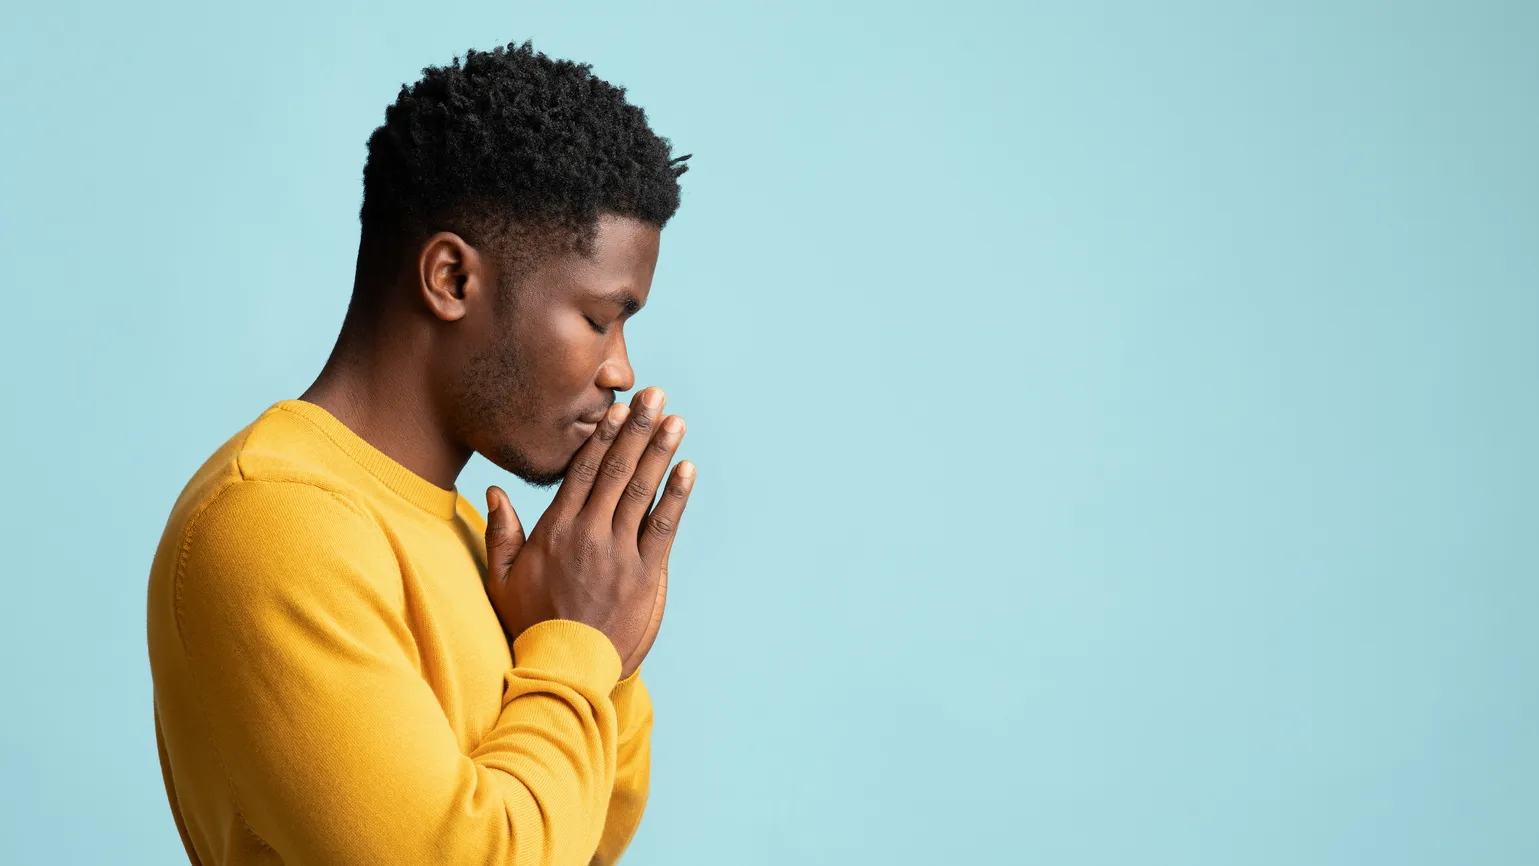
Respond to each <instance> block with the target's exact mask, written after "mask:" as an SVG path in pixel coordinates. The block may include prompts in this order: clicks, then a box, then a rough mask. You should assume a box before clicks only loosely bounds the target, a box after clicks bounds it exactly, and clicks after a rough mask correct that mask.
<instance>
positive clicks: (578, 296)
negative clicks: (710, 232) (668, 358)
mask: <svg viewBox="0 0 1539 866" xmlns="http://www.w3.org/2000/svg"><path fill="white" fill-rule="evenodd" d="M659 240H660V232H659V230H658V228H657V226H655V225H652V224H651V223H647V222H644V221H641V220H636V219H632V218H630V217H619V216H613V215H605V216H602V217H600V218H599V222H598V231H597V235H596V237H595V240H594V244H593V254H592V255H591V256H587V257H584V256H582V255H580V254H577V253H564V254H559V255H554V256H550V257H547V258H545V259H544V260H543V261H541V262H539V263H538V264H536V265H534V266H533V268H532V269H531V270H530V271H529V273H528V274H527V275H526V277H525V279H524V280H523V282H522V284H521V285H519V286H518V287H517V288H516V289H514V290H512V291H507V290H502V293H503V301H502V303H501V304H500V307H501V309H500V310H498V311H496V312H495V313H492V314H490V315H487V316H486V317H485V318H484V319H483V321H486V322H487V323H488V326H487V327H484V328H476V329H475V330H474V331H472V332H471V333H472V335H473V336H471V337H470V339H471V340H472V341H473V344H472V345H470V346H467V360H466V361H465V363H464V364H463V366H462V367H461V368H460V370H459V381H458V383H457V387H451V389H450V390H451V391H452V394H451V404H450V406H448V407H447V409H448V413H449V415H450V416H451V418H453V419H454V423H455V427H456V434H457V438H459V439H460V440H461V441H462V442H463V443H465V444H466V445H468V446H470V447H471V448H472V449H474V450H475V451H477V452H479V453H480V454H482V455H483V456H485V457H486V458H487V459H488V460H490V461H491V462H492V463H495V464H496V465H497V466H499V467H501V468H503V469H505V470H507V471H508V472H510V473H512V474H514V475H516V476H518V477H519V478H521V479H523V480H524V481H526V482H528V483H529V484H533V485H535V486H539V487H549V486H552V485H555V484H558V483H560V481H561V480H562V478H563V477H564V476H565V474H566V469H567V466H568V465H569V464H570V463H571V460H572V457H573V455H575V454H576V453H577V449H578V448H579V447H581V446H582V444H583V442H585V441H587V439H588V436H589V435H590V434H591V433H592V432H593V428H594V425H593V424H591V423H583V421H582V419H584V418H586V419H588V420H589V421H596V420H597V419H598V418H599V416H601V415H602V414H603V412H604V411H605V410H606V409H607V408H608V407H609V406H610V404H611V403H613V402H614V400H615V392H616V391H628V390H630V389H631V388H633V387H635V374H634V373H633V372H632V370H631V366H630V359H629V358H628V357H627V355H626V352H625V333H624V329H625V320H626V319H628V318H629V317H630V315H631V314H633V313H634V312H635V310H636V309H639V307H640V305H642V304H645V303H646V301H647V294H648V293H649V292H650V291H651V287H652V273H653V271H654V270H655V269H656V267H657V252H658V243H659ZM482 309H483V310H485V307H483V308H482ZM600 329H602V330H603V333H600V332H599V331H600Z"/></svg>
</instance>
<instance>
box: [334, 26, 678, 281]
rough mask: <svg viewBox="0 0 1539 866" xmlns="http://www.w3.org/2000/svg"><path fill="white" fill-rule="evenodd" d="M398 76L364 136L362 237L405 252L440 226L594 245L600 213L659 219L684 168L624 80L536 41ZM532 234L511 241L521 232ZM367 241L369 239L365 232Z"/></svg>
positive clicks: (493, 237)
mask: <svg viewBox="0 0 1539 866" xmlns="http://www.w3.org/2000/svg"><path fill="white" fill-rule="evenodd" d="M422 72H423V77H422V79H421V80H420V81H418V82H416V83H415V84H413V85H411V86H410V87H407V86H405V85H402V86H401V91H400V94H399V95H398V96H397V97H396V100H395V103H394V104H393V105H391V106H389V107H388V108H386V109H385V122H384V124H383V125H381V126H380V127H379V128H378V129H376V130H374V133H373V134H372V135H370V136H369V144H368V150H369V153H368V160H367V162H366V163H365V165H364V169H363V206H362V207H361V209H360V211H359V221H360V222H361V223H362V229H363V238H364V244H365V245H366V246H369V245H373V244H383V245H385V246H387V247H390V248H395V249H397V250H399V247H400V246H401V245H402V244H409V243H411V242H414V241H420V240H422V239H425V238H426V237H427V236H429V235H430V234H432V233H433V232H436V231H453V232H455V233H457V234H460V235H461V236H463V237H465V239H466V241H467V242H468V243H470V244H471V245H472V246H475V247H478V248H481V247H489V248H491V249H492V250H494V251H495V252H496V253H498V254H512V255H513V256H514V257H523V256H525V255H527V254H529V253H530V252H531V250H529V249H528V248H527V247H529V246H530V245H532V244H535V243H536V242H539V243H540V244H541V246H542V249H543V248H544V247H546V246H548V245H549V242H550V240H551V239H561V240H563V241H564V242H565V243H566V244H567V245H569V246H570V248H573V249H576V250H578V251H580V252H583V253H584V254H586V253H588V252H590V251H591V244H592V241H593V236H594V233H595V231H596V229H597V223H598V218H599V216H600V215H601V214H615V215H619V216H627V217H634V218H637V219H640V220H644V221H646V222H649V223H652V224H654V225H656V226H657V227H658V228H662V227H663V226H664V225H666V224H667V222H668V220H669V219H670V218H671V217H672V216H673V215H674V213H675V212H676V211H677V210H678V207H679V183H678V177H679V175H682V174H683V173H684V172H685V171H686V170H687V169H688V167H687V166H686V165H684V164H683V161H684V160H686V159H688V158H689V155H688V154H686V155H684V156H680V157H672V156H671V155H670V153H671V151H670V144H669V141H668V139H666V138H662V137H660V136H658V135H657V134H655V133H654V132H653V131H652V129H651V128H650V127H649V126H648V125H647V117H646V112H645V111H643V110H642V109H641V108H639V107H637V106H635V105H631V104H630V103H629V102H627V101H626V99H625V88H624V87H620V86H616V85H614V84H610V83H609V82H607V81H604V80H603V79H601V78H598V77H596V76H594V75H593V72H592V66H591V64H587V63H575V62H573V61H570V60H556V59H552V58H550V57H548V56H546V55H545V54H544V53H541V52H538V51H535V50H534V48H533V47H532V45H531V43H530V42H528V41H525V42H524V43H523V44H522V45H517V44H514V43H509V44H508V45H507V46H506V47H501V46H499V47H497V48H494V49H492V50H491V51H477V50H474V49H471V50H469V51H467V52H466V54H465V57H464V62H463V63H461V60H460V58H458V57H456V58H454V61H453V63H452V64H450V65H448V66H429V67H427V68H425V69H423V70H422ZM519 228H522V229H524V230H525V234H524V238H525V241H527V242H520V243H517V244H515V246H517V247H518V249H507V248H506V247H507V245H508V243H509V239H510V237H511V234H512V232H513V231H516V230H517V229H519ZM371 241H372V244H371Z"/></svg>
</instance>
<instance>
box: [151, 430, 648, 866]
mask: <svg viewBox="0 0 1539 866" xmlns="http://www.w3.org/2000/svg"><path fill="white" fill-rule="evenodd" d="M531 525H532V524H531ZM485 530H486V523H485V520H484V518H483V517H482V516H481V515H480V514H479V513H477V511H476V509H475V508H474V507H473V506H472V505H471V504H470V502H469V501H468V500H466V499H465V498H464V497H463V496H461V495H460V494H459V493H458V491H457V490H444V489H442V488H440V487H438V486H437V485H435V484H433V483H431V482H429V481H427V480H426V479H424V478H422V477H420V476H418V475H416V474H414V473H412V472H411V471H410V470H408V469H406V467H404V466H402V465H401V464H399V463H396V462H395V461H394V460H392V459H390V458H389V457H388V456H386V455H385V454H384V453H383V452H381V451H379V450H378V449H376V448H374V447H373V446H371V445H370V444H369V443H368V442H366V441H364V440H363V439H362V438H361V437H359V436H358V435H357V434H355V433H353V432H352V431H351V430H350V429H348V428H347V427H346V426H345V425H344V424H342V423H341V422H340V421H338V420H337V419H336V418H335V417H333V416H332V415H331V414H330V413H328V412H327V411H326V410H325V409H322V408H321V407H319V406H317V405H315V404H313V403H307V402H303V401H300V400H284V401H281V402H279V403H276V404H274V405H273V406H271V407H270V408H268V409H267V411H265V412H263V413H262V415H261V416H260V417H259V418H257V419H256V420H255V421H253V422H252V423H251V424H249V425H248V426H247V427H246V428H245V429H243V430H241V431H240V432H239V433H237V434H236V435H235V436H234V437H233V438H231V439H230V441H229V442H227V443H225V445H224V446H223V447H221V448H220V449H219V450H218V451H217V452H216V453H215V454H214V455H213V456H212V457H211V458H209V460H208V461H207V462H206V463H204V464H203V466H202V468H201V469H199V470H198V472H197V473H196V474H195V475H194V476H193V478H192V480H191V481H190V482H189V483H188V485H187V487H186V489H185V490H184V491H183V492H182V495H181V497H180V498H179V499H178V500H177V503H176V506H175V508H174V510H173V511H172V513H171V518H170V520H169V522H168V523H167V526H166V530H165V534H164V535H163V536H162V538H161V541H160V546H159V548H158V549H157V550H156V553H155V560H154V565H153V566H152V568H151V572H150V579H149V624H148V625H149V652H150V669H151V672H152V674H153V677H154V683H155V734H156V739H157V741H158V743H159V745H160V765H161V771H162V775H163V776H164V778H165V783H166V795H167V797H168V798H169V799H170V802H171V812H172V814H173V815H174V816H175V818H176V824H177V829H178V830H180V831H181V834H182V841H183V843H184V844H185V845H186V848H187V854H188V856H189V857H190V858H191V859H192V861H193V862H194V863H201V864H203V866H214V864H230V866H236V864H252V863H264V864H265V863H285V864H301V863H317V864H369V866H378V864H390V863H402V864H433V863H452V864H464V866H470V864H477V866H479V864H493V863H496V864H515V863H516V864H548V866H585V864H588V863H590V862H592V863H597V864H607V863H613V862H614V861H615V860H617V859H618V858H619V856H620V852H621V851H623V850H624V848H625V846H626V845H627V844H628V843H629V842H630V839H631V837H632V835H633V834H634V833H635V831H636V827H637V825H638V824H639V823H640V821H641V813H642V809H643V808H644V807H645V805H646V797H647V784H648V774H649V769H650V766H649V765H650V758H651V751H650V736H651V729H652V703H651V699H650V697H649V696H648V694H647V690H646V687H645V686H644V685H643V684H642V682H641V679H640V675H639V672H638V673H637V674H633V675H632V676H631V677H629V678H628V679H626V680H625V681H623V682H617V680H618V678H619V675H620V667H621V662H620V656H619V654H618V653H617V652H616V651H615V648H614V646H613V645H612V644H611V643H610V642H609V639H608V638H607V637H605V636H604V634H603V633H602V632H600V631H598V630H597V629H594V628H592V627H590V626H587V625H584V624H582V623H578V622H574V621H571V620H553V621H549V622H543V623H540V624H538V625H535V626H534V627H532V628H530V629H529V630H527V631H525V632H524V633H523V634H521V635H519V636H518V637H517V638H516V639H515V640H514V642H513V646H512V647H511V651H510V648H509V646H508V642H507V639H506V637H505V636H504V634H503V631H502V627H501V625H500V624H499V623H498V620H497V615H496V613H495V612H494V611H493V610H492V607H491V603H490V602H489V601H488V600H487V597H486V593H485V590H484V589H483V583H482V581H483V580H484V579H485V577H484V576H485V574H486V542H485V535H484V533H485Z"/></svg>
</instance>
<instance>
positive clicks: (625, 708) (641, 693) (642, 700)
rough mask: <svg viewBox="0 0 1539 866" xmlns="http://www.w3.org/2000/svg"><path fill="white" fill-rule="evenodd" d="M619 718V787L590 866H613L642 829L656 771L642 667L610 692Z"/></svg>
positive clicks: (612, 798)
mask: <svg viewBox="0 0 1539 866" xmlns="http://www.w3.org/2000/svg"><path fill="white" fill-rule="evenodd" d="M610 700H611V701H613V702H614V706H615V714H616V716H617V717H618V719H619V727H620V748H619V755H618V758H619V760H618V766H617V768H616V770H615V786H614V791H613V793H611V794H610V796H609V812H608V817H607V818H606V819H605V821H604V831H603V834H602V836H601V837H600V839H599V846H598V851H597V852H596V853H595V854H594V855H593V860H592V861H591V863H590V866H613V864H614V863H616V862H617V861H619V859H620V855H621V854H623V853H625V849H626V847H627V846H628V845H630V842H631V839H632V838H634V837H635V835H636V829H637V828H638V827H639V826H641V813H642V812H643V811H645V810H646V807H647V789H648V785H649V783H650V781H651V771H652V696H651V695H650V694H649V693H648V692H647V685H646V683H644V682H642V680H641V668H639V667H638V668H637V669H636V670H635V671H634V672H633V673H632V674H631V675H630V676H629V677H627V678H626V679H623V680H621V681H620V684H619V685H617V686H615V688H614V691H612V692H610Z"/></svg>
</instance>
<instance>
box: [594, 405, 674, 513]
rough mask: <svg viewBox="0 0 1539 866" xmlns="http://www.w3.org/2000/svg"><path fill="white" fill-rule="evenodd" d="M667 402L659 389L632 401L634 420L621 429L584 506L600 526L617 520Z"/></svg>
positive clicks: (630, 418)
mask: <svg viewBox="0 0 1539 866" xmlns="http://www.w3.org/2000/svg"><path fill="white" fill-rule="evenodd" d="M663 402H664V396H663V389H661V388H658V387H656V386H653V387H650V388H644V389H642V390H641V391H638V392H637V393H636V396H635V397H633V398H631V414H630V417H629V418H628V419H626V422H625V424H624V425H623V426H622V427H621V428H620V434H619V436H617V437H616V438H615V440H614V444H613V445H611V446H610V447H609V450H608V451H607V452H605V454H604V459H603V462H602V463H601V464H600V465H599V471H598V477H597V478H596V479H594V481H593V490H592V491H591V492H590V493H589V494H588V504H587V505H586V506H584V510H585V511H587V512H588V513H589V514H590V515H591V516H592V517H593V519H594V522H595V523H596V524H597V523H609V522H611V521H613V520H614V514H615V506H616V505H617V504H618V503H619V501H620V495H621V493H623V492H624V490H625V488H626V485H628V484H630V482H631V476H633V475H634V474H635V472H636V464H637V463H638V462H639V461H640V459H641V455H642V452H643V451H644V450H645V449H646V447H647V443H648V442H650V441H651V439H652V434H653V433H654V432H655V431H656V429H657V425H658V422H659V421H660V420H661V419H662V415H663Z"/></svg>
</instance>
